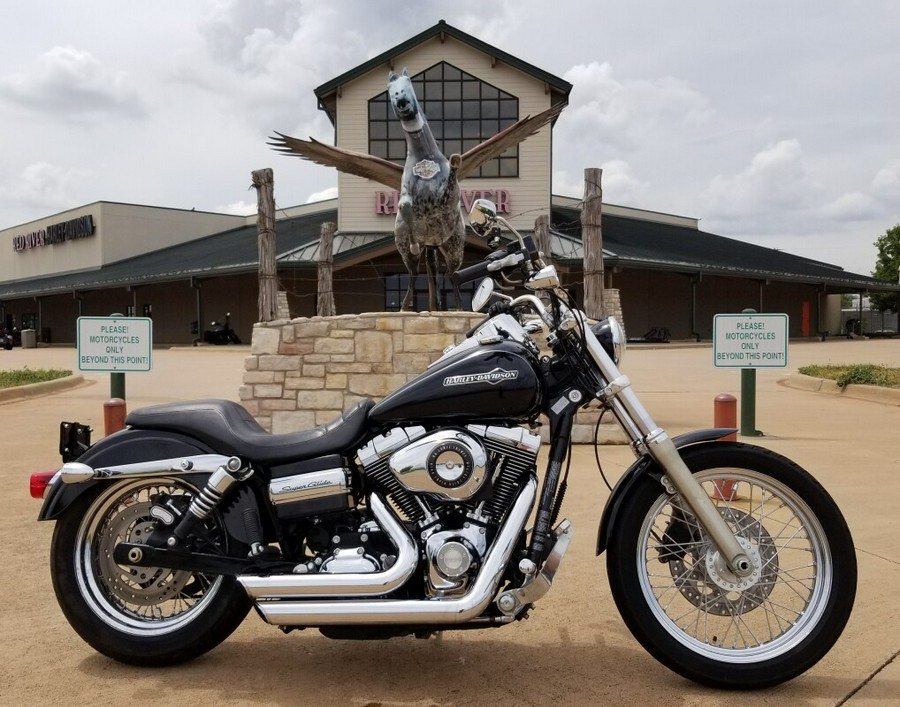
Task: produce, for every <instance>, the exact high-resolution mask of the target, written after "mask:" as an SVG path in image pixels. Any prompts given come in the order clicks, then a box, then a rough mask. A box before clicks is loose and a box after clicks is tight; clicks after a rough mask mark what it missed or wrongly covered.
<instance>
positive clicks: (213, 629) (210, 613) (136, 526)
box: [50, 478, 251, 666]
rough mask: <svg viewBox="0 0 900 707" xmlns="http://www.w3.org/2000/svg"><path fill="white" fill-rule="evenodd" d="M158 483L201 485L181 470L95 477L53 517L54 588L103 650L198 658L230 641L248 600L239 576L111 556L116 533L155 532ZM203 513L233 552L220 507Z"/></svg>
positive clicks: (132, 659)
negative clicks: (171, 474)
mask: <svg viewBox="0 0 900 707" xmlns="http://www.w3.org/2000/svg"><path fill="white" fill-rule="evenodd" d="M156 493H168V494H172V495H179V494H188V495H190V496H195V495H196V494H197V493H198V489H197V488H196V487H194V486H193V485H192V484H190V483H188V482H187V481H186V480H184V479H175V478H154V479H138V480H134V481H124V482H115V483H112V484H106V485H102V486H99V487H98V490H97V491H96V492H92V493H86V494H84V496H83V497H82V498H80V499H79V500H78V502H76V504H74V505H73V506H72V507H71V508H70V509H68V511H67V512H66V513H65V515H63V516H62V518H60V519H59V521H57V523H56V528H55V530H54V533H53V542H52V546H51V557H50V568H51V573H52V580H53V589H54V591H55V592H56V598H57V601H58V602H59V605H60V607H61V608H62V610H63V613H64V614H65V616H66V618H67V619H68V621H69V623H70V624H71V625H72V628H74V629H75V631H77V632H78V634H79V635H80V636H81V637H82V638H83V639H84V640H85V641H86V642H87V643H89V644H90V645H91V646H93V647H94V648H95V649H96V650H97V651H99V652H100V653H103V654H104V655H106V656H109V657H110V658H113V659H115V660H118V661H120V662H122V663H129V664H132V665H143V666H162V665H172V664H175V663H182V662H185V661H188V660H191V659H193V658H196V657H197V656H199V655H201V654H203V653H205V652H207V651H209V650H211V649H212V648H214V647H215V646H217V645H218V644H219V643H221V642H222V641H224V640H225V639H226V638H227V637H228V636H229V635H230V634H231V633H232V632H233V631H234V630H235V629H236V628H237V627H238V626H239V625H240V623H241V622H242V621H243V620H244V617H245V616H246V615H247V612H248V611H249V610H250V604H251V603H250V599H249V598H248V597H247V594H246V592H244V590H243V588H242V587H241V586H240V585H239V584H238V583H237V581H236V580H235V578H234V577H227V576H215V575H201V574H193V573H191V572H187V571H181V570H169V569H165V568H155V567H130V566H125V565H118V564H116V563H115V562H114V561H113V559H112V552H113V549H114V548H115V546H116V545H117V544H118V543H120V542H143V540H144V539H146V537H147V536H148V535H149V534H150V533H151V532H152V530H153V528H154V526H155V520H154V519H153V518H152V516H150V515H149V512H148V511H149V508H150V506H151V497H152V496H153V495H154V494H156ZM204 523H205V527H206V530H207V532H208V533H209V535H210V537H212V538H213V540H214V543H215V544H216V546H217V548H218V550H219V551H221V552H223V553H224V552H227V551H228V543H229V538H228V536H227V535H226V533H225V531H224V523H223V521H222V519H221V517H219V516H218V515H217V514H216V513H213V514H211V515H210V516H209V517H208V518H207V519H206V521H204ZM231 542H232V543H233V541H231ZM233 549H234V548H233Z"/></svg>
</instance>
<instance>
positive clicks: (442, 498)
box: [357, 425, 541, 596]
mask: <svg viewBox="0 0 900 707" xmlns="http://www.w3.org/2000/svg"><path fill="white" fill-rule="evenodd" d="M540 444H541V440H540V436H539V435H536V434H532V433H530V432H528V431H527V430H524V429H522V428H520V427H499V426H487V425H468V426H466V427H459V428H445V429H441V430H436V431H433V432H427V431H426V430H425V428H423V427H418V426H416V427H405V428H395V429H393V430H391V431H390V432H388V433H387V434H384V435H381V436H379V437H377V438H375V439H373V440H372V441H371V442H369V443H368V444H367V445H366V446H365V447H362V448H361V449H359V450H358V452H357V456H358V459H359V463H360V466H361V467H362V468H363V472H364V475H365V477H366V479H367V481H368V482H369V483H370V484H372V485H373V486H374V487H375V488H376V489H377V490H378V491H380V493H381V494H383V495H384V496H385V497H387V499H388V500H389V501H390V503H391V505H392V506H394V508H395V509H396V510H398V511H399V512H400V514H401V515H402V516H405V520H406V521H407V523H412V524H414V525H415V529H416V534H417V535H418V537H419V538H421V540H422V542H423V549H424V557H425V560H426V562H427V566H428V569H427V577H426V586H427V589H428V591H429V594H430V595H431V596H452V595H457V594H462V593H464V592H465V591H466V589H467V588H468V586H469V584H470V581H471V580H472V578H473V577H474V576H475V575H476V574H477V572H478V570H479V568H480V566H481V562H482V559H483V558H484V556H485V554H486V552H487V551H488V550H489V549H490V547H491V543H492V542H493V540H494V538H495V536H496V533H497V528H498V527H499V524H500V521H501V520H502V519H503V517H504V516H505V514H506V513H507V511H508V510H509V507H510V506H511V504H512V502H513V500H514V499H515V497H516V493H517V491H518V490H519V488H520V486H521V484H522V483H524V481H525V479H526V478H528V477H529V476H530V475H531V474H532V473H534V471H535V468H536V460H537V454H538V451H539V449H540Z"/></svg>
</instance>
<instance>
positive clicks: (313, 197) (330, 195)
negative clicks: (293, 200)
mask: <svg viewBox="0 0 900 707" xmlns="http://www.w3.org/2000/svg"><path fill="white" fill-rule="evenodd" d="M337 195H338V188H337V187H328V188H327V189H323V190H322V191H317V192H313V193H312V194H310V195H309V197H308V198H307V199H306V203H307V204H312V203H314V202H316V201H326V200H327V199H337Z"/></svg>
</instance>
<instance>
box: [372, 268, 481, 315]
mask: <svg viewBox="0 0 900 707" xmlns="http://www.w3.org/2000/svg"><path fill="white" fill-rule="evenodd" d="M437 280H438V291H439V292H440V295H441V303H442V305H443V307H444V309H451V308H453V307H455V308H457V309H462V310H466V311H468V310H470V309H471V308H472V293H473V292H474V291H475V285H473V284H472V283H471V282H469V283H466V284H464V285H460V287H459V296H460V299H461V301H460V302H458V303H457V302H456V301H455V299H456V296H455V294H454V292H453V285H452V284H451V283H450V278H449V277H445V276H444V275H443V274H441V275H438V278H437ZM408 286H409V274H407V273H397V274H394V275H387V276H386V277H385V278H384V309H385V311H387V312H399V311H400V307H401V306H402V305H403V298H404V297H406V290H407V287H408ZM415 292H416V301H415V305H414V307H415V309H416V311H419V312H424V311H426V310H427V309H428V275H427V274H426V273H419V275H418V276H417V277H416V290H415Z"/></svg>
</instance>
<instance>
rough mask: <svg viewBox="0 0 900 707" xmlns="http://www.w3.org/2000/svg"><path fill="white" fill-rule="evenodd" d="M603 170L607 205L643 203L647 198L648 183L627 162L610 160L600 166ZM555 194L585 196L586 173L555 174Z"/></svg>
mask: <svg viewBox="0 0 900 707" xmlns="http://www.w3.org/2000/svg"><path fill="white" fill-rule="evenodd" d="M600 168H601V169H602V170H603V175H602V187H603V200H604V201H605V202H607V203H615V204H631V205H635V204H638V203H641V201H642V200H643V199H644V198H645V197H646V191H647V183H646V182H642V181H641V180H639V179H638V178H637V177H636V176H635V175H634V172H633V170H632V168H631V165H630V164H628V162H626V161H625V160H609V161H608V162H604V163H602V164H601V165H600ZM553 193H554V194H558V195H560V196H571V197H577V198H580V197H581V196H582V195H583V194H584V172H582V173H581V174H578V175H575V174H570V173H569V172H567V171H565V170H556V171H554V173H553Z"/></svg>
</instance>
